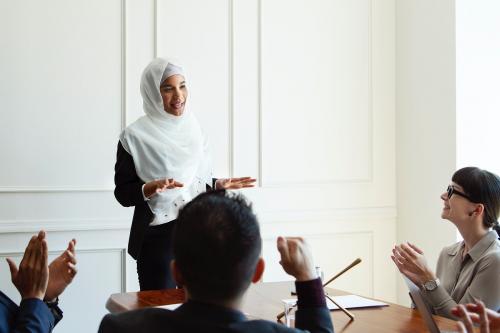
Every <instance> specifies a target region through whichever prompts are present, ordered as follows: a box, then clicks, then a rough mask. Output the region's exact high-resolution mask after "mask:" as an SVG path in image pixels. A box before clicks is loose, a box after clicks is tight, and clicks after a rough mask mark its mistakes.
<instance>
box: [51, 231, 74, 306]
mask: <svg viewBox="0 0 500 333" xmlns="http://www.w3.org/2000/svg"><path fill="white" fill-rule="evenodd" d="M75 245H76V240H75V239H72V240H71V241H70V242H69V244H68V248H67V249H66V250H65V251H64V252H63V253H61V255H60V256H59V257H57V258H56V259H54V260H53V261H52V262H51V263H50V265H49V284H48V286H47V292H46V293H45V300H46V301H54V300H55V299H56V298H57V297H58V296H59V295H60V294H62V292H63V291H64V289H66V287H67V286H68V285H69V284H70V283H71V282H72V281H73V278H74V277H75V275H76V273H77V268H76V257H75Z"/></svg>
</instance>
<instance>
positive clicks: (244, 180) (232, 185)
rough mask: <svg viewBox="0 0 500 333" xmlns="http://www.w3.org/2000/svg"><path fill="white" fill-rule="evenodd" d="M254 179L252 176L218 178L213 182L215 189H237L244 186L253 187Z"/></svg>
mask: <svg viewBox="0 0 500 333" xmlns="http://www.w3.org/2000/svg"><path fill="white" fill-rule="evenodd" d="M255 181H256V179H255V178H252V177H239V178H220V179H217V181H216V182H215V189H216V190H221V189H226V190H237V189H240V188H245V187H254V186H255Z"/></svg>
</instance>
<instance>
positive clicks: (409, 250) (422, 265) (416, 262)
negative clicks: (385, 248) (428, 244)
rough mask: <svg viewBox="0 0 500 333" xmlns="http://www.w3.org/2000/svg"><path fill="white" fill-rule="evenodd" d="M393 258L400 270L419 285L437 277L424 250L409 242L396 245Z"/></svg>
mask: <svg viewBox="0 0 500 333" xmlns="http://www.w3.org/2000/svg"><path fill="white" fill-rule="evenodd" d="M391 258H392V261H394V263H395V264H396V266H397V267H398V269H399V271H400V272H401V273H402V274H404V275H405V276H406V277H407V278H408V279H410V280H411V281H412V282H413V283H415V284H416V285H417V286H421V285H423V284H424V283H425V282H427V281H430V280H435V279H436V276H435V275H434V273H433V272H432V271H431V270H430V269H429V266H428V265H427V261H426V260H425V257H424V252H423V251H422V250H420V249H419V248H418V247H417V246H415V245H413V244H410V243H409V242H408V243H406V244H405V243H403V244H401V245H396V246H394V249H392V256H391Z"/></svg>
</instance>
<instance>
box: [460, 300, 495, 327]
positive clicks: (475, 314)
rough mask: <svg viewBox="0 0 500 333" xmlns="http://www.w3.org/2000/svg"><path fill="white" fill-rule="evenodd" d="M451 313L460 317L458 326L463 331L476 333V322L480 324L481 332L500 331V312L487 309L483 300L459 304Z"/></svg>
mask: <svg viewBox="0 0 500 333" xmlns="http://www.w3.org/2000/svg"><path fill="white" fill-rule="evenodd" d="M451 313H452V314H453V315H455V316H457V317H459V318H460V320H461V321H459V322H458V325H457V326H458V330H459V332H461V333H474V332H475V331H474V324H479V327H480V331H479V332H480V333H500V314H499V313H497V312H495V311H493V310H490V309H487V308H486V307H485V306H484V303H483V302H481V301H477V302H476V303H471V304H467V305H463V304H459V305H457V306H456V307H455V308H454V309H452V310H451Z"/></svg>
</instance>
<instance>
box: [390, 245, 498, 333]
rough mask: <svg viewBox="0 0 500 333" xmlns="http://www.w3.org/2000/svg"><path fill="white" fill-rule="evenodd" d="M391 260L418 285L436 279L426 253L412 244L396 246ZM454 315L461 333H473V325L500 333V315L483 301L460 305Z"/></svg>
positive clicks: (490, 331)
mask: <svg viewBox="0 0 500 333" xmlns="http://www.w3.org/2000/svg"><path fill="white" fill-rule="evenodd" d="M391 258H392V260H393V261H394V263H395V264H396V266H397V268H398V269H399V271H400V272H401V273H403V274H404V275H405V276H406V277H407V278H409V279H410V280H412V281H413V283H415V284H416V285H422V284H423V283H425V282H426V281H429V280H434V279H436V275H435V274H434V272H433V271H432V270H431V269H430V268H429V266H428V264H427V261H426V260H425V256H424V252H423V251H422V250H421V249H419V248H418V247H417V246H416V245H414V244H411V243H410V242H407V243H403V244H400V245H396V246H395V247H394V249H393V250H392V256H391ZM452 314H453V315H455V316H457V317H458V318H460V320H461V321H459V322H458V324H457V325H458V329H459V332H461V333H473V332H474V325H473V323H476V324H480V332H481V333H500V314H498V313H497V312H495V311H492V310H489V309H486V308H485V306H484V304H483V302H481V301H477V302H476V303H473V304H467V305H463V304H459V305H457V306H456V307H455V308H454V309H453V310H452Z"/></svg>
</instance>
